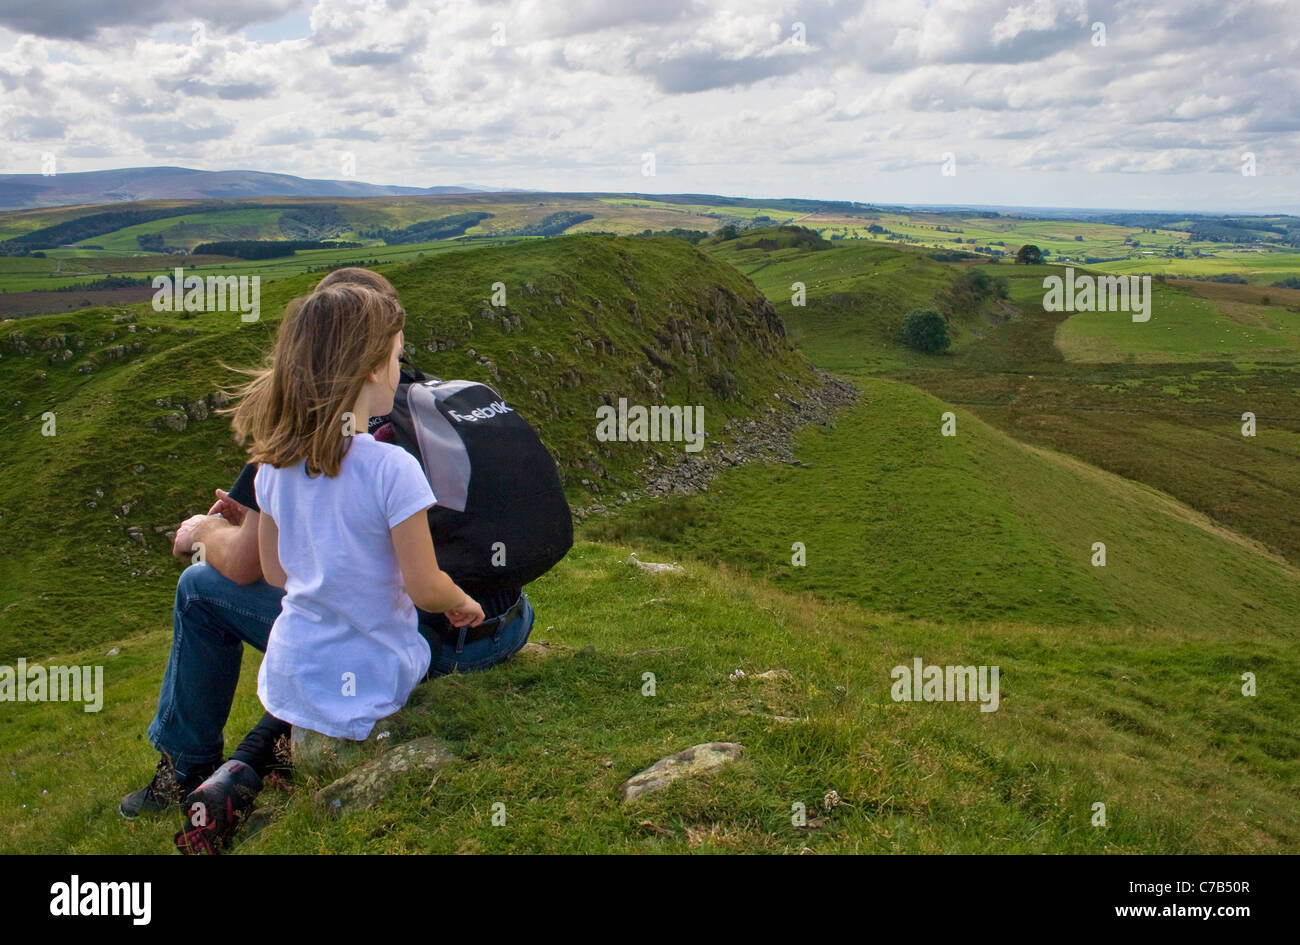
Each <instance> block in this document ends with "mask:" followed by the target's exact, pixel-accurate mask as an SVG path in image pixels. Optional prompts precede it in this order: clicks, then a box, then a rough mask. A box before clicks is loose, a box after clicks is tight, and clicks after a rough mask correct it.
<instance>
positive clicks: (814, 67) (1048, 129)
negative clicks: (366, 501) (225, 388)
mask: <svg viewBox="0 0 1300 945" xmlns="http://www.w3.org/2000/svg"><path fill="white" fill-rule="evenodd" d="M91 6H93V7H94V10H90V7H91ZM101 6H107V5H101V4H93V5H92V4H85V5H81V4H78V3H76V2H74V0H53V2H51V3H47V4H44V5H43V6H42V9H41V10H40V11H37V12H31V13H22V14H19V13H14V12H12V11H11V12H10V13H8V14H0V48H5V49H6V50H7V51H6V54H5V56H4V58H3V60H0V90H2V94H3V98H0V143H3V144H4V145H6V153H8V154H10V155H11V158H10V160H11V162H12V163H10V165H9V166H8V167H5V168H2V170H6V171H9V172H33V171H34V170H36V167H37V159H38V156H39V153H40V152H42V151H47V150H53V151H55V152H56V153H58V154H60V155H62V157H63V158H65V159H66V160H64V161H63V163H62V164H61V169H67V170H88V169H92V168H102V167H113V166H129V165H133V164H157V163H175V161H176V159H177V157H178V155H183V156H185V158H186V160H187V161H189V162H191V163H192V165H193V166H199V167H206V168H222V167H232V166H240V167H255V168H259V169H264V170H271V171H282V172H287V173H297V174H302V175H304V176H335V169H336V168H337V167H338V154H339V153H340V152H342V151H351V152H353V153H355V155H356V158H357V174H358V176H359V177H360V178H362V179H368V180H373V181H375V182H378V183H402V184H419V185H430V184H436V183H459V182H465V181H473V182H475V183H484V184H498V185H501V186H513V187H553V188H557V189H565V190H585V189H597V190H604V189H640V190H658V191H666V192H681V191H700V192H723V193H726V192H736V190H737V189H738V188H740V187H751V188H753V189H755V190H759V191H762V192H764V193H767V194H778V193H783V192H784V193H788V194H790V195H810V196H824V197H838V198H840V199H857V200H872V199H875V200H890V199H892V200H894V201H901V200H913V201H916V200H922V199H924V198H925V195H926V194H930V193H937V192H938V191H937V190H935V183H934V181H933V180H931V179H930V177H931V174H932V172H933V174H934V175H936V176H937V171H936V170H935V169H934V168H935V166H937V162H938V160H939V155H940V154H941V153H942V152H943V151H945V150H953V151H954V152H957V153H958V154H959V168H960V170H959V173H958V175H957V177H956V178H950V179H948V180H947V181H946V182H944V183H943V185H942V186H943V188H944V191H943V193H944V197H943V198H942V199H943V200H945V201H950V202H967V203H991V202H999V201H1001V202H1007V195H1009V194H1016V193H1017V192H1019V190H1020V189H1021V187H1022V186H1023V185H1024V182H1025V180H1026V177H1025V175H1027V174H1028V175H1032V174H1035V173H1042V174H1052V175H1056V176H1054V177H1053V180H1054V181H1056V182H1057V183H1055V184H1054V187H1058V188H1059V187H1060V186H1062V185H1061V184H1060V182H1061V181H1066V182H1072V183H1066V184H1065V186H1067V187H1072V188H1073V190H1074V193H1073V194H1072V195H1062V197H1061V199H1060V202H1061V203H1066V204H1072V205H1084V204H1086V203H1088V202H1090V199H1091V198H1095V197H1096V185H1095V183H1094V182H1093V181H1092V176H1093V175H1098V174H1103V175H1105V179H1106V180H1107V181H1110V182H1112V183H1111V184H1110V185H1109V186H1112V187H1113V186H1114V184H1113V182H1114V181H1116V180H1119V181H1121V182H1122V181H1124V180H1126V179H1130V178H1131V179H1132V181H1133V184H1132V193H1133V194H1137V195H1150V194H1152V193H1159V192H1160V191H1161V190H1162V189H1164V190H1165V191H1166V192H1167V193H1168V194H1170V195H1171V197H1172V196H1175V195H1182V194H1183V190H1184V185H1185V181H1180V178H1181V177H1183V176H1185V175H1187V174H1189V173H1195V172H1200V171H1207V172H1209V171H1214V170H1219V171H1232V170H1233V169H1234V167H1235V165H1234V163H1233V157H1232V156H1233V155H1239V154H1240V152H1241V151H1242V150H1252V151H1254V152H1255V153H1256V154H1257V155H1258V156H1259V162H1260V166H1261V167H1266V168H1267V169H1268V175H1269V178H1260V179H1255V180H1253V181H1251V182H1250V184H1251V186H1252V187H1265V188H1268V187H1272V188H1273V191H1272V192H1273V193H1275V194H1276V195H1277V197H1278V199H1283V198H1285V197H1286V196H1287V195H1288V194H1291V197H1290V199H1289V200H1288V201H1287V202H1289V203H1292V204H1295V203H1297V202H1300V197H1297V196H1295V195H1294V193H1293V191H1294V183H1293V182H1294V181H1295V180H1296V176H1295V170H1296V161H1297V158H1296V155H1297V154H1300V148H1297V143H1298V141H1300V67H1298V66H1297V65H1296V63H1297V61H1298V59H1297V55H1296V54H1297V52H1300V41H1298V40H1297V35H1296V32H1295V31H1294V30H1293V29H1292V28H1291V22H1290V18H1289V17H1288V16H1287V12H1288V11H1287V8H1286V6H1285V5H1284V4H1282V3H1277V2H1270V0H1258V2H1236V3H1223V2H1219V0H1214V2H1211V0H1190V2H1186V3H1183V2H1176V0H1164V2H1158V0H1150V2H1145V3H1143V4H1140V5H1131V4H1121V3H1118V2H1111V0H1023V2H1012V3H1011V4H1010V5H1009V4H1008V3H1006V2H1005V0H930V2H929V3H927V4H926V5H925V6H924V7H918V6H917V5H916V4H912V3H899V2H897V0H752V2H748V3H746V4H745V5H743V6H735V7H731V8H728V7H727V6H726V5H724V2H723V0H711V2H704V0H665V2H663V3H659V4H624V3H619V2H604V0H601V2H597V0H577V2H573V3H564V4H556V3H547V2H542V0H500V2H485V3H472V2H468V0H440V2H435V3H423V4H421V3H415V2H409V3H408V2H402V0H393V2H382V0H317V2H315V3H314V4H312V3H303V4H296V3H294V2H293V0H276V2H271V3H262V2H259V3H257V4H253V3H252V2H251V0H224V2H222V3H220V4H218V3H215V2H208V0H194V2H185V3H179V4H177V3H169V4H166V5H164V4H161V3H158V2H153V0H146V2H144V3H142V4H137V5H134V6H132V7H130V8H117V7H112V8H110V9H106V10H101V9H100V7H101ZM294 9H301V10H302V13H301V14H300V15H301V16H303V17H304V19H303V20H302V27H301V28H302V30H303V33H302V35H298V36H296V37H295V38H285V39H277V40H274V41H261V42H259V41H255V40H253V39H250V38H249V36H248V34H247V33H246V28H248V27H249V26H250V24H254V23H258V22H265V21H268V20H270V19H273V18H276V17H282V16H284V15H285V13H286V11H290V10H294ZM308 10H309V11H310V13H309V16H308V15H307V11H308ZM86 11H90V12H86ZM142 11H143V12H142ZM74 13H81V14H84V15H82V18H81V20H80V21H79V25H77V26H75V27H73V26H67V25H64V26H62V27H60V26H59V23H60V22H61V20H60V19H59V17H60V16H63V17H64V18H66V17H67V16H68V15H70V14H74ZM195 20H198V21H200V22H202V23H203V24H204V28H203V29H202V30H201V31H198V32H197V33H196V32H194V31H192V30H191V23H192V22H193V21H195ZM1097 21H1100V22H1104V23H1105V25H1106V38H1107V43H1106V45H1105V46H1104V47H1099V46H1095V45H1093V43H1092V38H1093V32H1092V30H1091V24H1092V23H1093V22H1097ZM6 29H7V30H8V31H9V32H5V30H6ZM795 35H802V36H803V37H804V38H805V40H806V42H805V43H804V44H803V45H798V44H795V43H794V42H792V41H791V37H792V36H795ZM501 38H504V44H497V43H496V42H494V40H496V39H501ZM647 150H652V151H656V153H657V155H659V161H658V174H657V176H656V177H655V178H642V177H641V176H640V170H639V168H640V155H641V154H642V153H643V152H644V151H647ZM819 160H821V161H822V162H824V163H825V164H827V165H828V167H827V169H826V173H820V172H818V173H813V171H812V170H811V167H812V166H813V165H815V164H816V163H817V162H818V161H819ZM976 168H979V173H969V174H967V173H965V171H967V170H971V171H973V170H974V169H976ZM890 175H898V176H897V178H896V179H897V181H898V182H899V183H898V186H892V185H890V184H889V183H888V182H889V181H890V180H891V179H894V178H891V176H890ZM1238 176H1240V175H1238ZM814 181H815V182H816V186H817V187H819V188H824V189H823V190H821V191H819V192H817V193H815V194H813V193H811V192H810V191H808V190H807V189H805V188H808V187H811V186H813V182H814ZM912 181H916V182H917V183H912ZM1227 186H1231V185H1227ZM873 187H875V188H882V189H883V191H884V192H883V193H881V192H872V191H871V189H870V188H873ZM1108 202H1110V203H1116V202H1121V203H1122V200H1118V199H1117V200H1110V201H1108Z"/></svg>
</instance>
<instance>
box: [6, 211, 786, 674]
mask: <svg viewBox="0 0 1300 945" xmlns="http://www.w3.org/2000/svg"><path fill="white" fill-rule="evenodd" d="M389 275H390V276H391V278H392V280H393V282H394V284H395V285H396V286H397V288H398V290H399V292H400V293H401V298H402V300H403V303H404V305H405V306H406V309H407V312H408V321H407V325H406V340H407V343H408V345H409V346H411V349H412V360H413V361H414V363H415V364H416V365H418V366H420V367H422V368H424V369H425V370H428V371H431V372H436V373H438V374H440V375H442V376H445V377H480V378H484V379H485V380H486V381H487V382H488V383H491V384H492V385H493V386H494V387H495V388H496V389H497V390H498V391H499V392H500V393H501V394H502V395H503V396H504V397H505V398H506V399H507V400H508V401H509V402H510V403H511V404H512V405H513V406H515V407H516V408H517V409H518V410H519V411H520V413H521V415H522V416H524V417H525V418H527V419H529V420H530V421H532V422H534V423H536V424H538V425H539V426H540V428H541V430H542V435H543V439H544V442H545V443H546V444H547V446H548V447H549V448H550V449H551V451H552V453H553V455H555V456H556V457H557V459H558V460H559V461H560V463H561V468H562V470H564V473H565V475H567V476H569V477H570V480H571V481H570V482H569V483H568V485H569V487H570V490H571V497H572V498H573V500H574V501H575V502H581V503H583V504H585V503H586V502H587V501H590V500H591V499H592V498H594V497H598V496H604V495H610V494H612V495H617V493H618V492H619V491H621V490H624V489H628V488H632V487H634V486H635V485H636V483H637V481H638V480H637V478H636V476H635V474H634V470H635V469H636V468H637V467H639V466H640V465H641V464H642V463H645V462H648V461H649V460H650V458H651V456H652V454H657V455H658V456H660V458H663V457H665V456H666V455H667V452H668V451H669V450H671V449H672V448H673V445H672V444H658V443H655V444H636V443H609V444H607V443H599V442H596V441H595V440H594V435H593V433H594V427H595V411H596V408H597V407H598V406H599V405H601V404H602V403H603V402H604V398H606V397H612V398H613V399H614V401H615V402H616V401H617V398H618V397H619V396H626V397H628V398H629V400H630V401H631V402H632V403H659V402H667V403H688V404H699V405H702V406H704V407H705V410H706V416H707V417H709V424H708V428H709V429H710V430H712V431H717V430H719V429H720V428H721V426H722V425H723V424H724V423H725V422H726V421H727V419H728V418H730V417H740V416H745V415H748V414H749V413H751V412H752V411H753V410H754V409H756V407H757V406H758V405H759V404H763V405H764V406H766V405H767V404H769V403H771V400H772V391H773V390H787V391H789V393H790V395H791V396H795V397H797V396H799V390H800V389H801V388H802V387H803V386H806V385H807V384H809V383H810V382H811V373H810V369H809V366H808V364H807V362H806V361H804V360H803V359H802V358H801V357H800V356H799V355H798V354H797V353H796V352H795V350H794V349H793V348H792V347H791V346H790V345H789V344H788V342H785V341H783V340H781V339H779V338H774V337H772V336H771V335H770V334H769V333H768V332H767V330H766V328H765V327H763V326H762V324H761V322H760V319H759V315H758V314H757V311H756V308H757V306H758V302H759V299H758V296H757V293H756V291H755V290H754V288H753V286H752V285H751V284H749V283H748V282H747V281H746V280H745V279H744V278H743V276H741V275H740V274H739V273H737V272H736V271H735V270H733V269H730V268H729V267H727V266H724V265H722V264H721V263H719V262H717V261H716V260H714V259H711V258H710V257H708V256H705V255H703V254H701V253H699V252H698V251H697V250H695V249H694V248H693V247H691V246H690V245H688V244H686V243H683V242H681V241H678V240H670V239H663V238H659V239H652V240H646V239H636V240H633V239H628V238H614V237H597V236H574V237H565V238H562V239H557V240H547V241H530V242H527V243H524V244H520V245H515V246H508V247H500V248H479V249H475V250H467V251H465V252H456V253H448V254H446V255H444V256H441V257H437V258H434V259H426V260H422V261H418V262H416V263H415V264H413V265H410V266H406V267H398V268H396V269H393V270H390V271H389ZM318 278H319V276H316V275H300V276H295V277H290V278H286V279H283V280H279V281H276V282H273V283H271V284H270V285H268V286H266V287H264V290H263V296H262V303H261V304H262V318H261V320H260V321H258V322H253V323H249V324H244V323H242V322H241V321H240V319H239V316H238V315H237V314H236V313H206V314H198V315H195V316H193V317H182V316H177V315H173V314H169V313H156V312H154V311H153V310H152V308H151V307H150V306H149V305H148V304H147V303H145V304H142V305H138V306H135V307H134V308H133V309H132V310H130V311H129V312H128V311H127V310H122V311H121V312H117V311H114V310H102V309H101V310H88V311H85V312H78V313H76V314H72V315H53V316H40V317H34V318H30V319H25V320H23V322H21V326H22V327H21V330H19V331H11V332H8V333H6V334H5V335H4V336H3V337H0V345H2V346H3V348H2V349H0V350H2V352H3V358H2V359H0V382H2V383H0V386H3V389H4V390H5V391H6V396H7V399H8V401H9V405H10V409H9V410H8V411H6V412H5V413H4V414H3V415H0V438H3V439H4V441H5V442H6V443H7V444H8V446H9V447H10V448H11V451H9V450H7V452H6V471H7V472H8V473H9V475H8V476H7V477H6V484H5V486H4V489H3V492H0V512H3V517H2V518H0V545H2V546H3V548H4V550H5V553H4V554H0V615H3V618H4V622H5V625H4V634H3V637H2V638H0V641H2V642H0V651H2V652H0V658H4V657H5V656H6V655H12V656H14V657H16V656H18V655H26V654H30V653H42V652H48V651H49V650H51V649H54V648H56V647H69V646H72V645H76V644H79V643H84V642H89V641H97V640H105V639H115V638H118V637H120V636H121V635H123V632H124V630H125V628H131V629H135V630H139V629H144V627H145V626H147V625H148V624H147V621H148V620H150V619H152V616H151V615H153V614H156V613H158V612H159V610H160V608H163V609H165V607H166V605H167V600H168V598H169V597H170V594H171V588H172V584H173V582H172V579H171V575H170V573H169V572H168V571H167V569H166V565H167V559H165V558H164V559H162V561H161V562H160V560H159V558H158V554H159V553H160V552H162V551H164V550H165V549H166V548H167V546H168V543H167V540H166V538H165V537H164V536H163V535H162V534H161V533H163V532H165V531H166V530H167V529H168V528H170V527H174V526H175V524H176V523H177V522H179V521H180V520H181V519H182V518H184V517H185V515H187V514H194V513H196V512H203V511H206V510H207V507H208V505H209V504H210V499H209V497H210V496H211V494H212V489H213V488H214V487H216V486H221V487H223V488H225V487H227V486H228V485H229V483H230V482H231V481H232V480H233V476H234V474H235V473H236V472H237V471H238V469H239V468H240V466H241V465H242V459H241V457H242V453H241V452H240V451H239V450H238V448H237V447H236V446H235V445H234V444H232V443H231V441H230V438H229V426H228V421H227V420H226V419H224V418H220V417H217V416H214V415H211V411H210V410H209V411H208V413H209V415H208V416H207V418H206V419H202V418H199V417H192V418H191V419H190V420H189V421H188V423H187V426H186V428H185V430H184V431H183V432H176V431H174V430H171V429H169V428H168V427H167V426H165V425H163V421H164V419H165V418H166V417H167V416H168V415H170V414H174V413H178V412H180V413H184V412H185V411H186V410H187V408H191V407H193V405H195V404H198V403H199V402H202V401H205V398H208V397H209V396H210V395H212V394H214V393H215V392H216V391H217V390H218V389H219V388H222V387H223V386H224V387H227V388H229V387H231V386H233V385H234V384H236V383H237V382H238V380H239V378H238V376H237V375H235V374H233V373H230V372H227V371H226V370H224V369H223V368H222V366H221V365H222V364H226V365H231V366H236V367H237V366H247V365H251V364H255V363H257V362H258V361H259V360H260V359H261V357H262V356H263V353H264V352H265V351H266V350H268V348H269V345H270V341H271V339H272V337H273V333H274V329H275V325H276V324H277V321H278V315H279V312H281V311H282V309H283V306H284V304H285V302H286V301H288V299H290V298H292V297H293V296H295V295H297V294H301V293H303V292H306V291H308V290H309V289H310V287H311V286H312V285H314V284H315V282H316V281H317V279H318ZM497 282H500V283H503V284H504V285H505V286H506V288H507V305H506V306H505V308H504V309H503V310H494V312H495V318H494V319H488V318H487V317H485V316H484V315H483V311H484V308H485V305H486V302H487V300H488V299H489V298H490V297H491V295H492V286H493V284H494V283H497ZM530 287H531V291H530ZM670 305H671V306H673V307H672V308H670ZM502 316H510V317H512V318H518V319H519V327H518V328H513V327H512V328H511V330H509V331H507V330H506V329H505V327H503V322H502ZM130 317H135V318H136V321H135V322H134V323H133V324H128V323H125V322H115V321H114V319H115V318H119V319H120V318H130ZM669 319H672V320H673V321H674V323H678V324H684V325H687V326H689V330H690V332H691V338H692V339H693V350H692V352H689V353H688V352H686V351H685V350H684V349H678V350H674V347H673V343H672V336H671V334H670V333H669V330H668V321H669ZM132 327H133V328H134V329H135V331H131V330H130V329H131V328H132ZM15 339H20V340H21V344H22V346H23V348H19V346H18V345H19V342H18V341H16V340H15ZM123 345H126V346H134V345H139V346H140V347H139V350H135V349H134V348H132V347H128V348H127V349H126V350H119V349H120V347H121V346H123ZM440 345H441V350H440V349H439V346H440ZM706 346H708V347H707V349H706ZM24 349H25V352H26V353H23V350H24ZM647 349H649V350H650V351H651V352H652V353H653V354H654V356H655V357H656V358H658V360H659V363H660V364H661V365H662V367H660V368H655V367H653V366H652V365H651V364H650V363H649V362H648V361H647V355H646V350H647ZM64 352H68V355H69V356H68V357H66V359H65V357H64V354H63V353H64ZM480 360H483V361H491V362H492V363H493V364H494V365H495V367H496V371H497V375H499V380H498V379H497V378H496V377H495V376H493V374H492V372H491V369H489V368H488V367H487V366H485V365H483V364H480ZM656 378H657V380H656ZM651 385H654V386H653V387H652V386H651ZM195 409H196V410H197V409H198V408H195ZM46 412H52V413H54V415H55V418H56V435H55V436H43V435H42V417H43V415H44V414H45V413H46ZM200 412H201V411H200ZM137 467H140V469H139V471H138V472H137ZM582 478H588V479H589V480H590V481H591V482H592V485H591V486H590V487H584V486H582V485H581V484H580V482H579V480H580V479H582ZM100 493H102V495H101V494H100ZM124 508H125V509H126V511H123V509H124ZM131 527H136V528H140V529H141V530H142V531H143V533H144V535H145V539H146V544H147V546H148V547H147V549H146V548H141V547H139V546H138V545H137V544H136V543H134V542H133V541H132V540H131V539H130V538H129V537H128V534H127V529H128V528H131ZM32 575H41V576H42V577H41V579H40V581H39V582H34V581H33V579H32Z"/></svg>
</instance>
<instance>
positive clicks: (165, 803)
mask: <svg viewBox="0 0 1300 945" xmlns="http://www.w3.org/2000/svg"><path fill="white" fill-rule="evenodd" d="M215 767H216V765H213V764H207V765H203V766H201V767H200V768H199V769H198V770H196V771H195V772H194V773H193V774H191V775H188V776H186V777H184V778H180V777H177V774H176V768H175V767H174V766H173V765H172V763H171V759H170V758H168V757H167V756H166V755H163V756H162V757H161V758H159V759H158V768H157V769H156V770H155V771H154V775H153V780H152V781H150V782H149V783H148V784H146V785H145V786H144V787H142V788H140V790H138V791H132V792H131V793H130V794H128V795H126V797H124V798H122V803H121V804H119V805H118V807H117V812H118V813H119V814H121V815H122V816H123V817H125V818H127V819H128V820H134V819H135V818H136V817H138V816H140V815H141V814H157V813H161V812H162V811H165V810H168V809H170V808H173V807H176V806H177V805H179V804H180V802H181V799H182V798H184V797H185V795H186V794H188V793H189V792H190V791H192V790H194V789H195V788H196V787H198V786H199V785H200V784H202V783H203V779H204V778H206V777H207V776H208V775H209V774H211V773H212V771H213V769H214V768H215Z"/></svg>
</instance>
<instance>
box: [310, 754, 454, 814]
mask: <svg viewBox="0 0 1300 945" xmlns="http://www.w3.org/2000/svg"><path fill="white" fill-rule="evenodd" d="M454 757H455V756H454V755H452V753H451V752H450V751H448V749H447V746H446V745H444V744H443V743H442V742H440V741H438V739H436V738H434V737H433V736H432V735H426V736H425V737H424V738H417V739H415V740H413V741H409V742H404V743H403V744H401V745H398V746H397V747H396V748H392V749H389V750H388V751H386V752H384V754H382V755H380V756H379V757H378V758H374V759H372V760H370V761H367V762H366V763H365V764H363V765H362V766H361V767H360V768H357V769H356V770H355V771H350V772H348V773H347V774H345V775H344V776H343V777H341V778H339V779H338V780H337V781H335V782H334V783H333V784H330V785H328V786H326V787H323V788H321V789H320V790H319V791H317V792H316V803H318V804H320V805H321V806H323V807H325V808H326V809H327V810H329V811H331V812H336V813H337V812H341V811H343V810H345V809H349V808H365V807H373V806H374V805H375V804H376V803H378V802H379V801H381V800H382V799H383V798H384V795H385V794H387V792H388V786H389V784H390V782H392V780H393V779H394V778H396V777H398V776H400V775H403V774H406V773H407V772H410V771H432V770H434V769H436V768H440V767H442V766H443V765H445V764H447V762H449V761H452V760H453V758H454Z"/></svg>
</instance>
